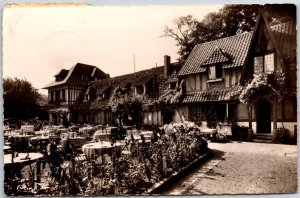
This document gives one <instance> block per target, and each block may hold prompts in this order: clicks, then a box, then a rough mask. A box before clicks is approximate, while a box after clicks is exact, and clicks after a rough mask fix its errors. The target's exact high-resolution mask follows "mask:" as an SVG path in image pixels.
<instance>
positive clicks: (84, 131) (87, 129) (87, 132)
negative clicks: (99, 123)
mask: <svg viewBox="0 0 300 198" xmlns="http://www.w3.org/2000/svg"><path fill="white" fill-rule="evenodd" d="M94 131H96V128H95V127H82V128H80V129H79V130H78V132H79V134H82V136H84V137H89V136H90V134H91V133H93V132H94Z"/></svg>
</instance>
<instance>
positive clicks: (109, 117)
mask: <svg viewBox="0 0 300 198" xmlns="http://www.w3.org/2000/svg"><path fill="white" fill-rule="evenodd" d="M111 122H112V113H111V112H107V123H111Z"/></svg>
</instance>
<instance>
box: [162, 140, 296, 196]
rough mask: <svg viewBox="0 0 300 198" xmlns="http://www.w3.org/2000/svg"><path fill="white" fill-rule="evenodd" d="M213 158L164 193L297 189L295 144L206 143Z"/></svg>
mask: <svg viewBox="0 0 300 198" xmlns="http://www.w3.org/2000/svg"><path fill="white" fill-rule="evenodd" d="M209 148H211V149H213V151H214V157H213V158H212V159H211V160H208V161H207V162H206V163H204V164H203V165H201V166H200V167H199V168H197V169H196V170H194V171H193V172H192V173H190V174H189V175H187V176H186V177H185V178H183V179H182V180H181V181H178V183H176V184H174V186H172V187H171V188H170V189H169V190H167V191H165V192H163V193H162V194H164V195H192V194H194V195H200V194H270V193H294V192H297V146H293V145H278V144H262V143H246V142H243V143H237V142H231V143H209Z"/></svg>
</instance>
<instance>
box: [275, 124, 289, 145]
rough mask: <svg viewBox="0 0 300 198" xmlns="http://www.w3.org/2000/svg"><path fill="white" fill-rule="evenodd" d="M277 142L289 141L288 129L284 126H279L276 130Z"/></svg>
mask: <svg viewBox="0 0 300 198" xmlns="http://www.w3.org/2000/svg"><path fill="white" fill-rule="evenodd" d="M275 135H276V142H277V143H280V144H285V143H287V141H288V129H286V128H284V127H280V128H277V129H276V130H275Z"/></svg>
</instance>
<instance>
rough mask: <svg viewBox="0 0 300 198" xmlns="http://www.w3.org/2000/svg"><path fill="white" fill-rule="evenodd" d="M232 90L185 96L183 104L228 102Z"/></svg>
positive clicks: (193, 93) (202, 92) (194, 93)
mask: <svg viewBox="0 0 300 198" xmlns="http://www.w3.org/2000/svg"><path fill="white" fill-rule="evenodd" d="M229 91H230V89H221V90H210V91H199V92H192V93H186V94H185V95H183V100H182V103H194V102H214V101H228V100H230V97H229V96H228V93H229Z"/></svg>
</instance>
